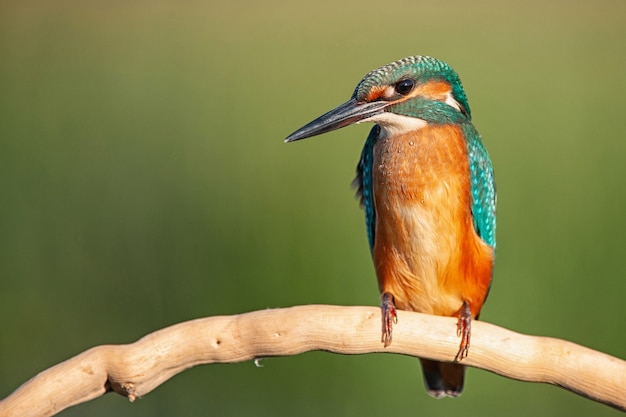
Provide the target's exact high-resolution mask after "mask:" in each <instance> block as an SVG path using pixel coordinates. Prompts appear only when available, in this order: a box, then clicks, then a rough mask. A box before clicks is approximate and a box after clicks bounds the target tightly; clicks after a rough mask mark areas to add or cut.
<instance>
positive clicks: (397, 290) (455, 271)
mask: <svg viewBox="0 0 626 417" xmlns="http://www.w3.org/2000/svg"><path fill="white" fill-rule="evenodd" d="M373 185H374V205H375V210H376V238H375V242H374V248H373V257H374V264H375V267H376V274H377V277H378V283H379V288H380V290H381V292H389V293H391V294H393V295H394V299H395V304H396V306H397V307H398V308H400V309H405V310H414V311H419V312H423V313H429V314H437V315H445V316H452V315H454V314H455V313H456V312H458V310H459V309H460V308H461V306H462V304H463V302H464V301H465V302H467V303H468V304H469V305H470V309H471V310H472V315H473V316H474V317H475V316H476V315H478V313H479V312H480V309H481V307H482V304H483V302H484V300H485V297H486V295H487V291H488V288H489V283H490V281H491V272H492V265H493V250H492V248H491V247H490V246H488V245H487V244H485V243H484V242H483V241H482V240H481V239H480V238H479V237H478V235H477V234H476V232H475V231H474V227H473V222H472V215H471V198H472V197H471V192H470V186H471V185H470V173H469V162H468V158H467V148H466V145H465V142H464V139H463V136H462V131H461V129H460V128H459V127H457V126H454V125H442V126H430V125H429V126H426V127H424V128H422V129H419V130H418V131H414V132H410V133H406V134H404V135H401V136H393V137H387V138H381V139H380V140H379V141H378V142H377V144H376V146H375V148H374V163H373Z"/></svg>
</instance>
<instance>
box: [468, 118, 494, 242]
mask: <svg viewBox="0 0 626 417" xmlns="http://www.w3.org/2000/svg"><path fill="white" fill-rule="evenodd" d="M464 133H465V137H466V139H467V153H468V157H469V164H470V174H471V181H472V216H473V218H474V229H475V230H476V233H478V236H480V237H481V239H482V240H484V241H485V243H487V244H488V245H489V246H491V247H493V248H494V249H495V247H496V182H495V178H494V175H493V167H492V165H491V158H489V154H488V153H487V149H486V148H485V146H484V145H483V143H482V141H481V140H480V135H479V134H478V132H477V131H476V129H475V128H474V126H473V125H472V124H470V123H467V124H465V125H464Z"/></svg>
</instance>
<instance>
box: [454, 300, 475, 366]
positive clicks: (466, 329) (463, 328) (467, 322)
mask: <svg viewBox="0 0 626 417" xmlns="http://www.w3.org/2000/svg"><path fill="white" fill-rule="evenodd" d="M471 334H472V312H471V311H470V308H469V304H468V303H467V302H464V303H463V307H461V311H460V312H459V320H458V321H457V324H456V335H457V336H459V337H461V344H460V346H459V352H458V353H457V354H456V357H455V358H454V360H456V361H462V360H463V359H465V358H467V355H468V354H469V348H470V337H471Z"/></svg>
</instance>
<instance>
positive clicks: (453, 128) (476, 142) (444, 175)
mask: <svg viewBox="0 0 626 417" xmlns="http://www.w3.org/2000/svg"><path fill="white" fill-rule="evenodd" d="M363 122H371V123H374V127H373V128H372V129H371V130H370V133H369V135H368V136H367V139H366V141H365V145H364V147H363V150H362V152H361V157H360V160H359V162H358V165H357V175H356V178H355V180H354V183H353V184H354V186H355V187H356V189H357V196H358V197H359V198H360V203H361V205H362V207H363V208H364V212H365V224H366V231H367V238H368V242H369V248H370V252H371V256H372V259H373V263H374V269H375V272H376V277H377V281H378V288H379V291H380V293H381V313H382V336H381V343H383V344H384V346H385V347H387V346H389V345H390V344H391V343H392V339H393V338H392V336H393V325H394V324H395V323H397V320H398V315H397V310H408V311H416V312H420V313H425V314H433V315H439V316H450V317H455V318H456V319H457V325H456V334H457V336H458V337H460V343H459V350H458V353H457V355H456V357H455V358H454V361H451V362H437V361H433V360H429V359H424V358H420V361H421V364H422V371H423V375H424V384H425V387H426V391H427V393H428V394H429V395H431V396H432V397H435V398H443V397H453V398H454V397H458V396H459V395H460V394H461V392H462V391H463V383H464V376H465V365H463V364H462V360H463V359H464V358H466V357H467V355H468V354H469V347H470V338H471V323H472V320H474V319H478V318H479V315H480V312H481V309H482V306H483V304H484V302H485V300H486V298H487V295H488V293H489V290H490V288H491V282H492V277H493V267H494V261H495V252H496V186H495V178H494V172H493V166H492V163H491V159H490V157H489V154H488V152H487V149H486V148H485V146H484V144H483V142H482V139H481V137H480V135H479V133H478V131H477V130H476V129H475V127H474V125H473V124H472V117H471V111H470V107H469V103H468V99H467V96H466V94H465V91H464V89H463V86H462V84H461V80H460V78H459V76H458V74H457V73H456V72H455V71H454V70H453V69H452V68H451V67H450V66H449V65H448V64H447V63H445V62H443V61H441V60H438V59H436V58H433V57H429V56H423V55H417V56H409V57H406V58H403V59H400V60H397V61H394V62H392V63H390V64H387V65H384V66H382V67H380V68H377V69H375V70H372V71H370V72H369V73H367V74H366V75H365V76H364V77H363V79H362V80H361V81H360V82H359V83H358V84H357V86H356V88H355V90H354V92H353V94H352V96H351V98H350V99H349V100H348V101H346V102H345V103H343V104H341V105H339V106H337V107H335V108H334V109H332V110H330V111H329V112H327V113H325V114H323V115H322V116H320V117H318V118H316V119H315V120H313V121H311V122H310V123H308V124H306V125H304V126H303V127H301V128H300V129H298V130H296V131H295V132H293V133H292V134H291V135H289V136H288V137H287V138H286V139H285V142H294V141H298V140H301V139H305V138H308V137H311V136H316V135H320V134H323V133H328V132H331V131H333V130H336V129H339V128H342V127H345V126H349V125H352V124H358V123H363Z"/></svg>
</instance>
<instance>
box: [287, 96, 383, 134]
mask: <svg viewBox="0 0 626 417" xmlns="http://www.w3.org/2000/svg"><path fill="white" fill-rule="evenodd" d="M388 104H389V103H387V102H384V101H373V102H371V103H367V102H359V101H357V100H356V99H355V98H351V99H350V100H348V101H346V102H345V103H343V104H341V105H339V106H337V107H335V108H334V109H332V110H331V111H329V112H328V113H325V114H323V115H321V116H320V117H318V118H317V119H315V120H313V121H312V122H311V123H309V124H307V125H305V126H302V127H301V128H300V129H298V130H296V131H295V132H293V133H292V134H291V135H289V136H287V139H285V142H294V141H296V140H300V139H305V138H310V137H311V136H316V135H321V134H322V133H326V132H330V131H333V130H336V129H341V128H342V127H345V126H348V125H351V124H353V123H356V122H358V121H360V120H363V119H367V118H368V117H372V116H375V115H377V114H381V113H382V112H383V111H384V108H385V106H387V105H388Z"/></svg>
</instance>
